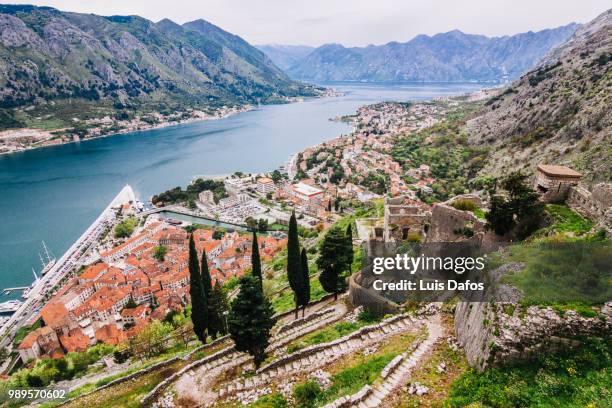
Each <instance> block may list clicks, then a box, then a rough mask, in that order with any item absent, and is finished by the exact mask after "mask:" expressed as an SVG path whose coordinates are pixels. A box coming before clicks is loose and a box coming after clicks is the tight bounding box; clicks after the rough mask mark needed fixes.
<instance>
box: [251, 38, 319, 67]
mask: <svg viewBox="0 0 612 408" xmlns="http://www.w3.org/2000/svg"><path fill="white" fill-rule="evenodd" d="M255 47H257V49H259V50H260V51H262V52H263V53H264V54H266V55H267V56H268V57H270V59H271V60H272V61H273V62H274V64H275V65H276V66H277V67H279V68H280V69H282V70H285V71H287V70H289V69H290V68H291V67H292V66H294V65H296V64H297V63H298V62H299V61H301V60H302V59H303V58H304V57H306V56H307V55H308V54H310V53H311V52H312V51H314V49H315V47H310V46H308V45H281V44H266V45H256V46H255Z"/></svg>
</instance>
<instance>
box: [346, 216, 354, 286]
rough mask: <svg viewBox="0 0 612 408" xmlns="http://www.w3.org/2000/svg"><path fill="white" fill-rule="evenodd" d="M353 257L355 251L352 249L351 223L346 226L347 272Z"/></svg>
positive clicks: (351, 264) (349, 269)
mask: <svg viewBox="0 0 612 408" xmlns="http://www.w3.org/2000/svg"><path fill="white" fill-rule="evenodd" d="M354 259H355V251H354V250H353V227H352V225H351V223H349V225H348V226H347V227H346V263H347V269H348V271H349V274H350V272H351V268H352V266H353V260H354Z"/></svg>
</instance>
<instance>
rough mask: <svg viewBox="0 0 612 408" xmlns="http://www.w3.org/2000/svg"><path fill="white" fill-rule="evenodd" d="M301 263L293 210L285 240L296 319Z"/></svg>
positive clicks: (302, 287) (300, 283)
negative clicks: (286, 239)
mask: <svg viewBox="0 0 612 408" xmlns="http://www.w3.org/2000/svg"><path fill="white" fill-rule="evenodd" d="M301 263H302V261H301V259H300V241H299V237H298V230H297V220H296V219H295V212H293V213H292V214H291V218H290V219H289V232H288V241H287V278H288V280H289V286H290V287H291V290H292V291H293V298H294V300H295V318H296V319H297V317H298V307H299V306H300V299H301V293H302V291H303V290H304V283H303V282H302V281H303V277H302V265H301Z"/></svg>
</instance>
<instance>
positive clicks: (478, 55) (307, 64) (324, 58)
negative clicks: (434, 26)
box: [264, 24, 578, 81]
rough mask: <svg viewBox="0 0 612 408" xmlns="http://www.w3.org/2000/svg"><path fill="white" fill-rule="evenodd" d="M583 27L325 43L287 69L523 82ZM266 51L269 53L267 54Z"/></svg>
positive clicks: (359, 77) (308, 74)
mask: <svg viewBox="0 0 612 408" xmlns="http://www.w3.org/2000/svg"><path fill="white" fill-rule="evenodd" d="M577 27H578V25H577V24H568V25H566V26H563V27H558V28H555V29H549V30H542V31H538V32H535V33H534V32H531V31H530V32H527V33H522V34H516V35H512V36H504V37H495V38H489V37H485V36H483V35H473V34H465V33H462V32H461V31H458V30H454V31H450V32H447V33H442V34H436V35H434V36H433V37H430V36H427V35H419V36H417V37H415V38H413V39H412V40H410V41H408V42H405V43H400V42H390V43H388V44H384V45H378V46H374V45H370V46H367V47H364V48H359V47H353V48H347V47H344V46H342V45H340V44H326V45H323V46H321V47H319V48H317V49H315V50H314V51H312V52H311V53H309V54H308V55H307V56H306V57H304V58H303V59H302V60H300V61H299V62H298V63H296V64H295V65H293V66H292V67H291V68H289V69H288V70H287V72H288V73H289V75H290V76H292V77H293V78H298V79H302V80H307V81H346V80H350V81H472V80H475V81H499V80H500V79H504V78H510V79H514V78H517V77H518V76H519V75H520V74H522V73H523V72H525V71H526V70H527V69H529V68H531V67H532V66H533V65H534V64H536V63H537V62H538V61H539V60H540V59H541V58H542V57H543V56H544V55H545V54H546V53H547V52H548V51H549V50H550V49H551V48H552V47H554V46H556V45H558V44H560V43H562V42H563V41H565V40H566V39H567V38H568V37H569V36H571V35H572V33H573V32H574V31H575V30H576V28H577ZM264 51H265V50H264Z"/></svg>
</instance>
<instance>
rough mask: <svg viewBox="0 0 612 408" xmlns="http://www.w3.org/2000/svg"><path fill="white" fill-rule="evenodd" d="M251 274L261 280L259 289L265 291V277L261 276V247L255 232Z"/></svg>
mask: <svg viewBox="0 0 612 408" xmlns="http://www.w3.org/2000/svg"><path fill="white" fill-rule="evenodd" d="M251 265H252V272H251V274H252V275H253V276H254V277H256V278H257V279H259V287H260V288H261V290H262V291H263V276H262V274H261V259H260V258H259V245H258V242H257V233H256V232H255V230H253V241H252V248H251Z"/></svg>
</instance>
